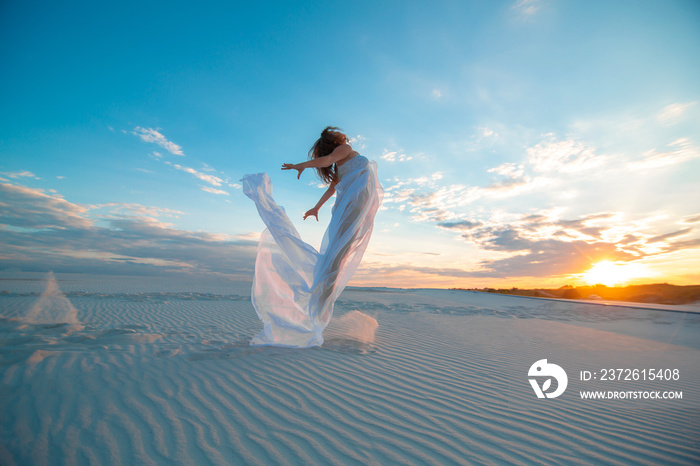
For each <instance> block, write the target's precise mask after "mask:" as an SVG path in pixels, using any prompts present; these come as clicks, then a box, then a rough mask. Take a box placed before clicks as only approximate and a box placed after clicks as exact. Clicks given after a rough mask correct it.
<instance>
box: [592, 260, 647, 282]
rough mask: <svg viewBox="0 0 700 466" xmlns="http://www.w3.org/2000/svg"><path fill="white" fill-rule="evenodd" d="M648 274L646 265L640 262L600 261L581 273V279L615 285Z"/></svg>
mask: <svg viewBox="0 0 700 466" xmlns="http://www.w3.org/2000/svg"><path fill="white" fill-rule="evenodd" d="M647 276H649V273H648V271H647V270H646V267H644V266H643V265H640V264H624V263H623V264H619V263H615V262H612V261H602V262H598V263H597V264H593V267H592V268H591V269H590V270H589V271H588V272H586V273H584V274H583V279H584V280H585V281H586V283H588V284H589V285H598V284H600V285H606V286H615V285H619V284H624V283H627V282H628V281H630V280H632V279H634V278H641V277H647Z"/></svg>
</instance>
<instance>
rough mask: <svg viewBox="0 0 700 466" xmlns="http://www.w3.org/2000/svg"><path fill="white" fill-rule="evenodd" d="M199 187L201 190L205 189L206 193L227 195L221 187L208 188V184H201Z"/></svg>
mask: <svg viewBox="0 0 700 466" xmlns="http://www.w3.org/2000/svg"><path fill="white" fill-rule="evenodd" d="M201 188H202V191H206V192H208V193H212V194H223V195H225V196H228V195H229V193H228V192H226V191H224V190H223V189H216V188H210V187H209V186H201Z"/></svg>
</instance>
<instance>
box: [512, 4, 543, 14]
mask: <svg viewBox="0 0 700 466" xmlns="http://www.w3.org/2000/svg"><path fill="white" fill-rule="evenodd" d="M541 6H542V2H541V1H540V0H517V1H516V2H515V3H514V4H513V6H512V7H511V9H512V10H513V11H515V12H516V13H518V14H519V15H521V16H523V17H530V16H532V15H534V14H535V13H537V10H539V9H540V7H541Z"/></svg>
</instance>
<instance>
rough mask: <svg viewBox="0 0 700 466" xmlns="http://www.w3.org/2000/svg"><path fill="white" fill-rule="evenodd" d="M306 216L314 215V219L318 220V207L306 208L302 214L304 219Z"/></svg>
mask: <svg viewBox="0 0 700 466" xmlns="http://www.w3.org/2000/svg"><path fill="white" fill-rule="evenodd" d="M306 217H316V221H317V222H318V207H314V208H313V209H310V210H308V211H307V212H306V213H305V214H304V220H306Z"/></svg>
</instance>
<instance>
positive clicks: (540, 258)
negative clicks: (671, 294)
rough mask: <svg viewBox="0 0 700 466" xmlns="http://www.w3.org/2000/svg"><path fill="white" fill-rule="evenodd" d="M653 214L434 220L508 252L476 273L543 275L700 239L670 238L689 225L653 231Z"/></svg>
mask: <svg viewBox="0 0 700 466" xmlns="http://www.w3.org/2000/svg"><path fill="white" fill-rule="evenodd" d="M653 219H654V218H646V219H641V220H637V221H633V222H624V221H623V215H622V213H620V212H599V213H593V214H588V215H584V216H581V217H579V218H576V219H561V218H559V217H558V213H557V211H546V212H540V213H535V214H529V215H523V216H520V217H519V218H516V219H514V220H511V221H496V220H477V219H462V220H453V221H448V222H441V223H438V224H437V225H438V226H439V227H441V228H444V229H447V230H451V231H457V232H459V233H460V236H461V238H462V239H463V240H465V241H467V242H468V243H470V244H473V245H475V246H477V247H478V248H479V249H482V250H486V251H494V252H496V253H501V254H506V257H498V258H494V259H488V260H485V261H483V262H482V263H481V269H480V272H481V273H482V275H479V276H486V275H488V274H491V275H489V276H492V277H504V276H508V277H518V276H529V277H547V276H555V275H564V274H574V273H579V272H581V270H584V269H586V268H588V267H590V265H591V264H592V263H595V262H599V261H602V260H611V261H632V260H638V259H640V258H643V257H648V256H652V255H658V254H662V253H668V252H672V251H676V250H680V249H687V248H694V247H697V246H698V245H700V238H693V239H689V240H685V241H673V240H674V239H676V238H678V237H681V236H687V235H691V234H693V233H694V231H695V230H694V229H693V228H691V227H688V228H684V229H681V230H678V231H675V232H672V233H667V234H663V235H655V234H653V232H651V231H649V230H650V229H649V226H648V224H649V223H651V221H652V220H653ZM484 274H486V275H484ZM475 276H476V275H475Z"/></svg>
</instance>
